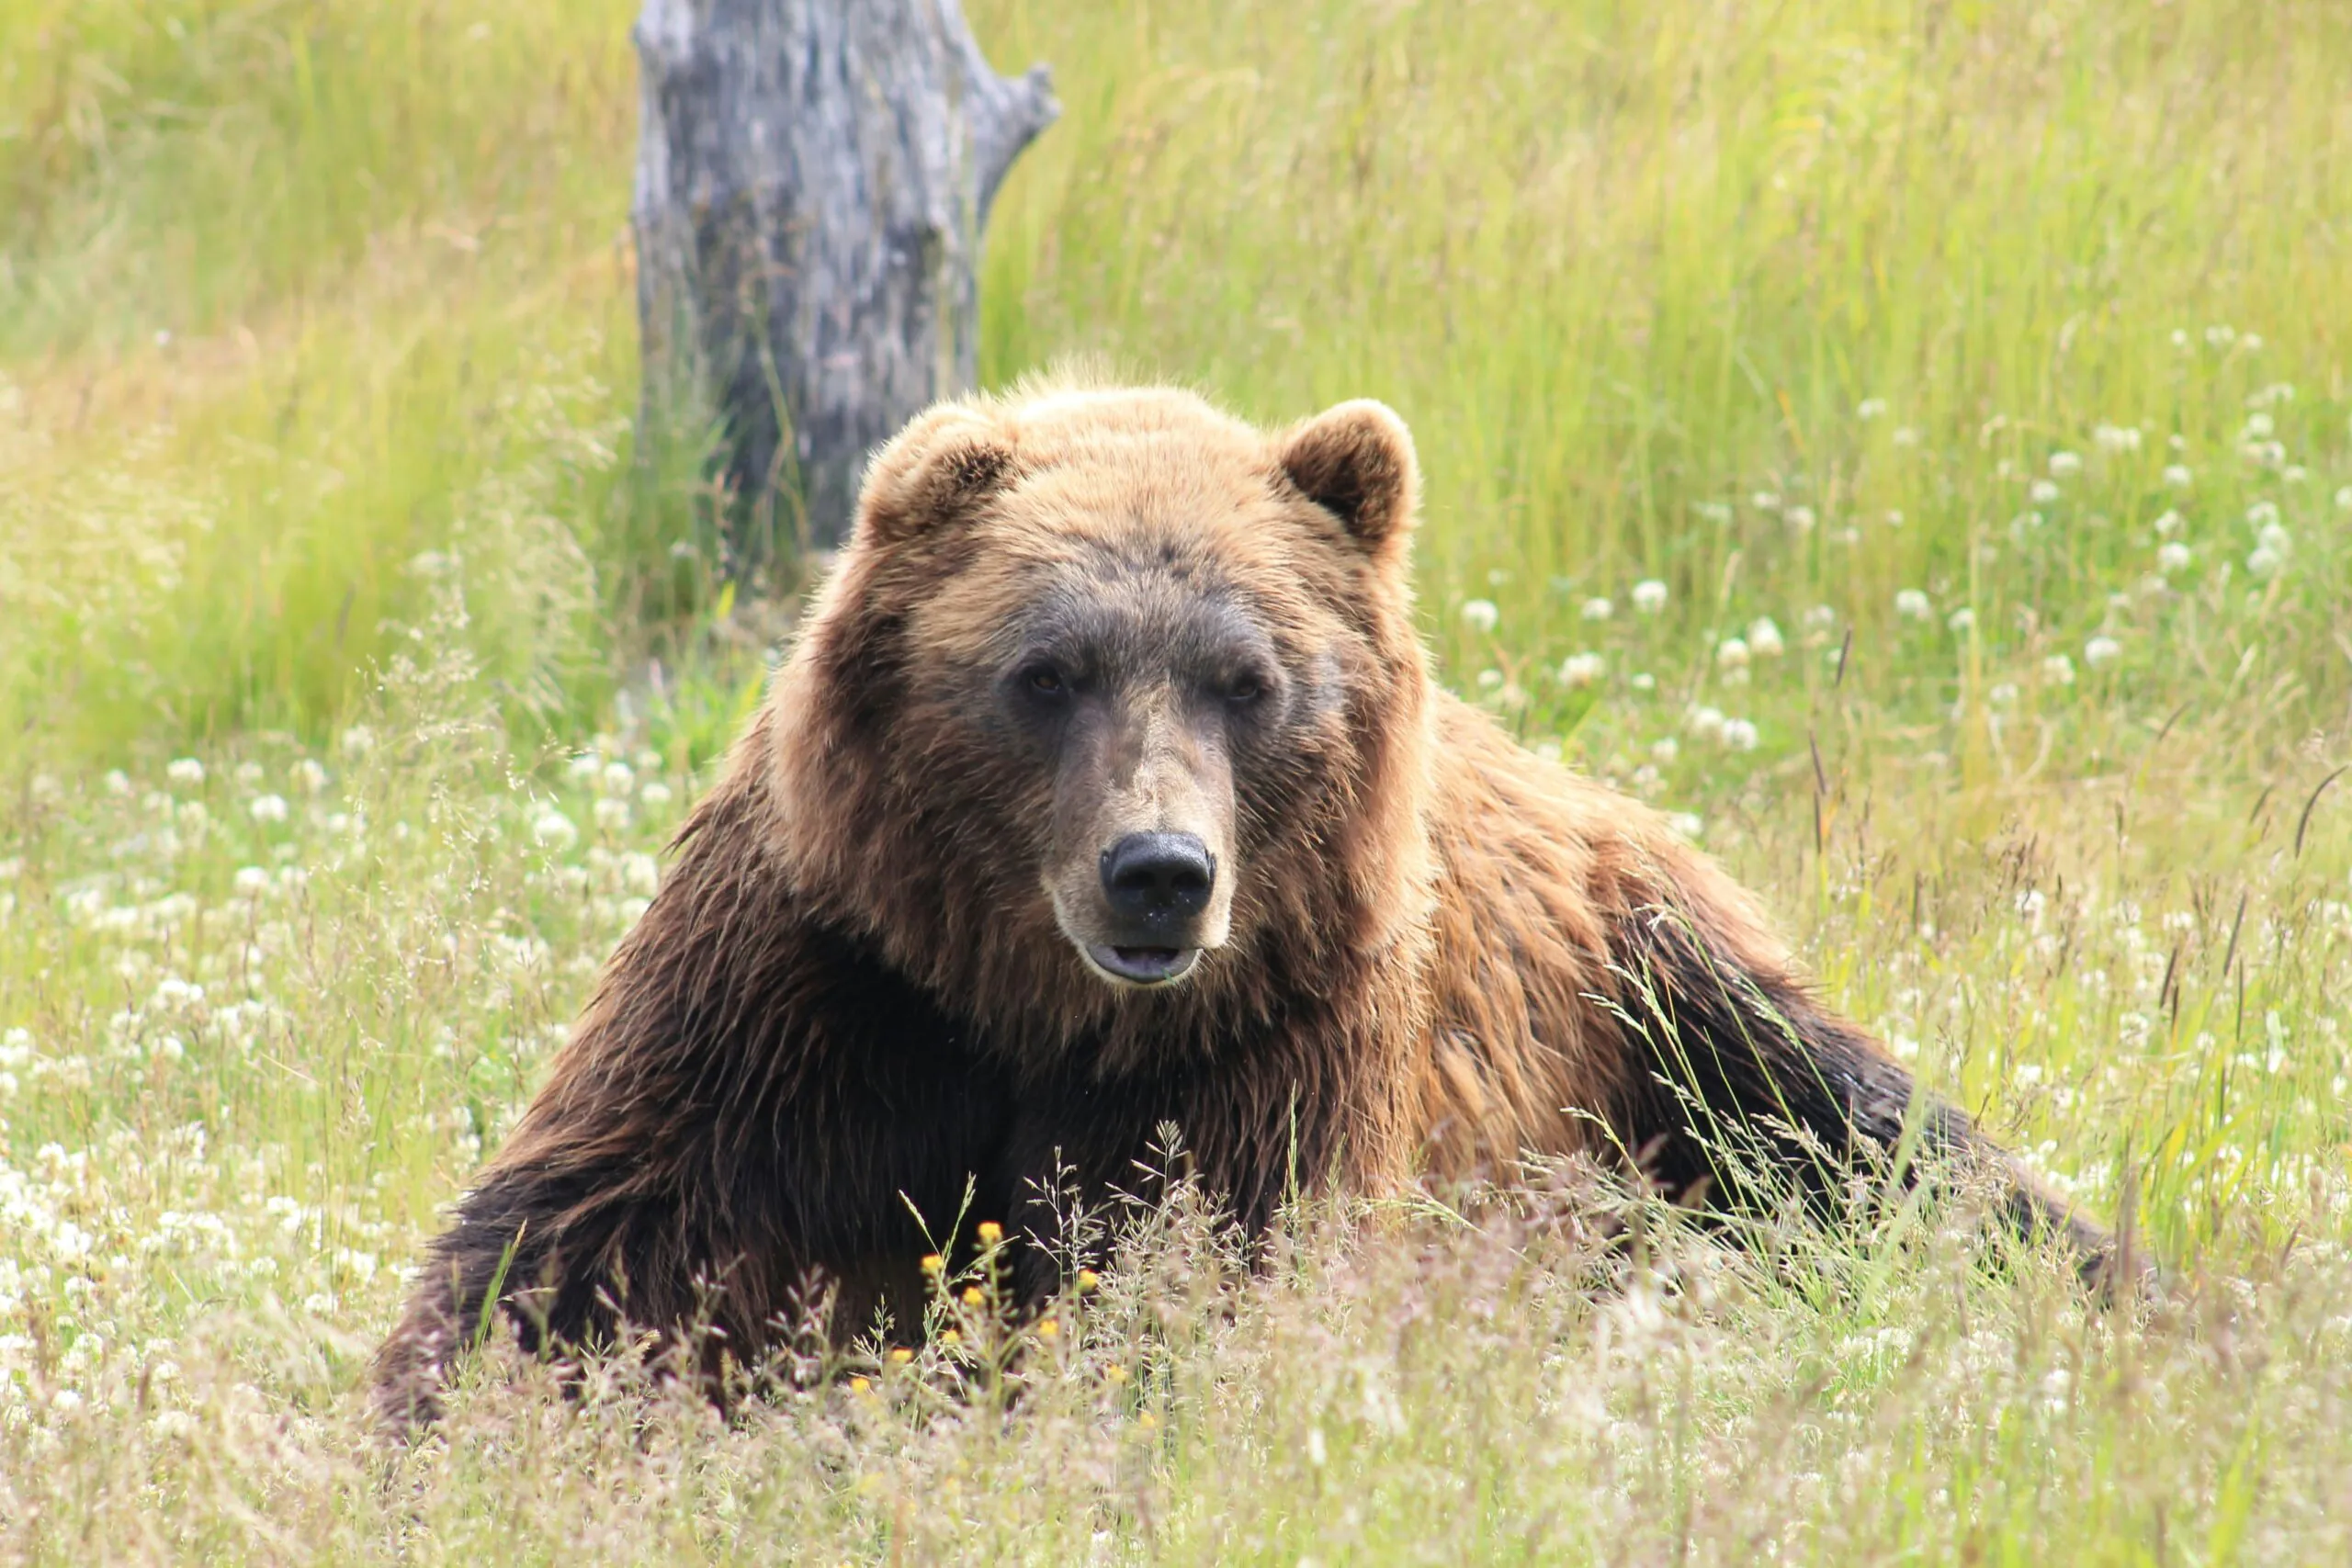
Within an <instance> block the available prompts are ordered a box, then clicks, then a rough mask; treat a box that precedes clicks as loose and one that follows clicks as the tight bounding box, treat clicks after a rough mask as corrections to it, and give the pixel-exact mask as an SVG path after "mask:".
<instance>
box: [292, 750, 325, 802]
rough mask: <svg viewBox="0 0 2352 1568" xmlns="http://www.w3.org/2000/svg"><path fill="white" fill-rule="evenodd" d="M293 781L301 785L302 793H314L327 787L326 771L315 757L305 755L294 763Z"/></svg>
mask: <svg viewBox="0 0 2352 1568" xmlns="http://www.w3.org/2000/svg"><path fill="white" fill-rule="evenodd" d="M294 782H295V783H296V784H300V786H301V788H302V793H303V794H304V795H316V794H318V793H319V792H320V791H321V790H322V789H324V788H326V787H327V771H326V770H325V769H324V768H322V767H321V766H319V764H318V761H317V759H315V758H311V757H305V758H303V759H302V760H301V761H299V762H297V763H295V764H294Z"/></svg>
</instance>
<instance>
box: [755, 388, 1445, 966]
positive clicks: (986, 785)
mask: <svg viewBox="0 0 2352 1568" xmlns="http://www.w3.org/2000/svg"><path fill="white" fill-rule="evenodd" d="M1414 485H1415V477H1414V466H1413V457H1412V451H1411V446H1410V443H1409V438H1408V436H1407V435H1406V434H1405V432H1404V428H1403V426H1402V425H1401V423H1398V422H1397V419H1396V416H1395V415H1394V414H1391V413H1390V412H1388V411H1387V410H1385V409H1384V408H1381V407H1380V406H1379V405H1377V404H1369V403H1355V404H1343V405H1341V406H1340V408H1338V409H1335V410H1333V411H1331V412H1329V413H1327V414H1325V415H1323V416H1321V417H1320V418H1318V419H1317V420H1313V421H1310V422H1308V423H1306V424H1305V425H1303V426H1300V427H1298V428H1296V429H1295V430H1292V431H1290V432H1287V433H1282V434H1274V435H1271V436H1270V435H1266V434H1261V433H1259V432H1257V431H1255V430H1252V429H1250V428H1249V427H1247V426H1245V425H1241V424H1239V423H1237V422H1234V421H1232V420H1230V419H1227V418H1226V417H1225V416H1223V415H1220V414H1218V413H1216V412H1215V411H1213V410H1211V409H1209V408H1208V407H1207V405H1205V404H1204V403H1202V402H1201V401H1200V400H1197V399H1195V398H1193V397H1191V396H1189V395H1187V394H1181V393H1172V392H1165V391H1148V392H1068V393H1061V394H1057V395H1052V396H1048V397H1044V398H1039V399H1034V400H1028V401H1024V402H1017V403H1012V404H990V403H979V404H954V405H947V406H946V407H944V408H942V409H939V410H934V411H933V412H932V413H930V414H927V415H925V416H924V417H923V418H922V420H919V421H918V422H916V423H915V424H914V425H912V426H910V428H909V430H908V431H907V432H906V433H905V434H902V435H901V436H900V437H899V439H898V440H897V441H895V442H894V443H892V444H891V446H888V447H887V448H886V449H885V450H884V451H883V452H882V453H881V454H880V455H879V456H878V457H876V460H875V463H874V465H873V468H872V469H871V470H870V471H869V474H868V476H867V480H866V487H865V495H864V497H863V500H862V502H861V507H860V516H859V525H858V529H857V532H856V535H855V536H854V540H853V542H852V544H851V547H850V548H849V550H848V551H847V552H846V553H845V555H844V558H843V560H842V565H841V569H840V570H839V572H838V573H837V575H836V578H835V581H834V582H833V583H832V585H831V588H830V589H829V591H828V594H827V596H826V599H825V600H824V602H823V603H822V604H821V605H820V608H819V610H818V613H817V615H816V618H815V623H814V625H813V626H812V627H811V629H810V634H809V638H808V640H807V642H806V643H805V644H804V648H803V650H802V652H801V653H800V654H799V655H797V656H796V660H795V671H794V672H788V676H787V678H788V680H789V679H790V677H791V675H792V673H795V672H797V673H799V674H800V675H801V676H802V679H800V680H799V681H798V682H795V683H796V684H797V685H798V686H800V688H801V690H802V695H803V700H802V702H801V703H800V708H801V713H802V715H803V717H802V718H800V719H799V720H798V721H797V722H801V723H812V724H814V723H823V724H830V725H831V727H832V728H834V730H835V731H836V733H835V734H834V735H833V736H832V737H831V738H830V739H824V740H822V741H819V740H818V738H816V737H813V736H812V737H809V741H810V742H812V743H814V746H813V748H812V747H811V746H800V747H796V750H801V751H807V750H811V749H815V748H821V750H824V751H825V752H826V753H827V754H829V755H830V757H831V760H832V761H833V762H834V763H835V765H834V766H833V767H831V769H830V776H829V778H828V779H827V780H826V781H824V782H822V783H817V782H815V781H813V780H812V781H811V783H810V784H809V785H808V786H805V787H809V788H811V789H814V790H821V791H828V792H831V794H833V795H845V796H849V797H852V798H861V799H862V800H863V805H864V809H863V810H862V811H860V812H859V813H857V818H858V819H857V820H855V821H854V822H842V821H835V822H833V823H831V825H829V826H826V827H824V828H823V829H821V833H822V834H823V836H824V837H825V839H826V840H827V841H828V842H842V841H851V842H854V844H855V845H856V846H858V847H856V848H853V849H851V850H850V851H848V852H846V853H845V854H844V855H842V856H841V857H840V859H839V864H838V867H837V872H838V878H839V880H840V881H841V882H842V883H843V884H845V885H846V886H852V887H854V888H855V889H856V890H857V896H856V901H857V902H859V903H860V904H861V905H862V907H861V908H858V909H857V911H856V913H857V915H858V918H859V919H860V920H861V922H862V923H864V924H866V925H868V926H869V927H870V928H872V929H874V930H876V931H878V932H880V933H881V934H882V935H884V936H885V938H886V939H888V938H892V937H898V938H900V939H902V940H903V944H904V947H905V950H906V951H905V953H904V954H903V955H902V956H901V961H902V962H907V963H910V965H911V966H914V967H916V968H917V969H918V970H922V971H928V972H929V974H930V976H932V977H933V978H934V981H935V983H937V984H939V985H940V986H941V987H942V988H943V989H945V988H949V987H954V988H956V989H958V990H963V991H971V990H974V989H979V990H983V991H985V990H986V989H988V988H989V975H988V974H986V973H980V974H977V975H976V974H975V973H974V972H973V970H974V965H975V964H977V965H978V968H979V969H980V970H982V971H986V970H989V969H990V968H994V969H997V970H1006V971H1010V972H1012V973H1013V974H1017V975H1019V976H1023V977H1025V979H1026V980H1027V982H1028V983H1029V984H1030V985H1032V986H1033V987H1036V988H1037V989H1039V990H1041V991H1047V992H1049V991H1050V990H1051V989H1052V987H1051V986H1050V985H1043V984H1040V980H1041V978H1050V977H1051V976H1055V975H1057V974H1072V975H1075V976H1082V977H1083V979H1082V982H1081V983H1082V984H1084V985H1086V986H1089V987H1092V988H1093V990H1094V991H1095V992H1096V994H1098V995H1102V996H1105V997H1109V996H1113V995H1114V994H1115V995H1132V994H1134V993H1136V992H1138V991H1160V990H1166V989H1169V988H1171V987H1184V988H1186V989H1190V988H1193V987H1196V986H1198V985H1200V984H1204V983H1211V982H1213V981H1214V980H1216V979H1217V978H1218V977H1220V976H1221V977H1222V979H1223V981H1224V982H1226V983H1227V984H1230V983H1232V982H1234V981H1235V980H1237V979H1238V978H1242V977H1243V976H1238V974H1237V971H1238V970H1241V969H1245V968H1246V967H1247V966H1248V965H1250V964H1252V963H1253V962H1263V961H1264V960H1265V958H1266V957H1267V955H1268V953H1269V952H1270V949H1271V946H1272V944H1276V943H1279V942H1283V941H1285V940H1288V939H1289V938H1291V937H1292V936H1295V935H1298V934H1301V933H1300V932H1299V931H1297V930H1296V929H1295V928H1299V927H1304V926H1326V927H1331V926H1336V927H1340V928H1343V927H1344V926H1345V923H1346V922H1345V920H1344V919H1340V918H1339V917H1338V912H1337V911H1335V910H1334V909H1333V908H1331V906H1332V904H1333V902H1334V897H1333V895H1331V894H1330V893H1329V892H1328V891H1327V890H1326V889H1325V887H1324V884H1325V883H1327V882H1328V881H1329V879H1331V878H1333V877H1338V878H1340V879H1342V880H1345V881H1349V882H1351V885H1353V884H1358V883H1362V882H1363V881H1364V880H1365V878H1366V875H1367V873H1366V872H1365V870H1364V868H1363V866H1361V865H1357V864H1355V863H1353V862H1354V861H1355V860H1356V859H1359V858H1361V857H1360V854H1359V850H1360V846H1359V845H1358V844H1357V843H1356V842H1355V840H1356V839H1357V837H1359V835H1358V833H1357V832H1356V828H1357V826H1358V823H1359V819H1360V818H1363V816H1365V815H1366V813H1367V811H1368V810H1370V809H1371V804H1372V797H1373V796H1374V795H1377V794H1379V793H1380V790H1381V787H1382V786H1383V784H1384V782H1385V781H1384V778H1383V776H1382V775H1383V774H1384V773H1385V771H1389V770H1387V766H1386V765H1387V763H1388V762H1389V761H1391V760H1392V759H1390V758H1389V757H1388V752H1389V751H1390V750H1392V748H1390V747H1389V746H1388V744H1387V742H1388V741H1389V740H1390V739H1392V738H1393V737H1394V736H1395V735H1396V734H1397V731H1398V729H1399V705H1400V704H1402V705H1403V708H1402V712H1403V723H1402V728H1403V729H1404V731H1405V732H1406V733H1407V734H1408V736H1409V735H1411V734H1412V733H1413V732H1414V730H1415V727H1416V726H1417V725H1418V721H1419V692H1420V687H1421V684H1422V682H1423V680H1424V676H1423V673H1422V667H1421V662H1420V653H1419V643H1418V641H1417V640H1416V639H1415V637H1414V636H1413V633H1412V630H1411V626H1410V610H1409V600H1408V595H1407V591H1406V587H1405V581H1404V553H1405V545H1406V536H1407V534H1408V529H1409V525H1410V522H1411V514H1412V507H1413V503H1414V493H1413V492H1414ZM804 667H805V668H804ZM819 692H827V693H830V695H829V696H823V697H819V696H815V695H813V694H815V693H819ZM851 774H855V775H857V776H854V777H853V776H849V775H851ZM1391 836H1393V835H1391ZM1375 858H1377V857H1375ZM925 900H932V901H935V903H936V906H937V908H935V909H927V908H923V907H922V905H923V903H924V901H925ZM1310 910H1315V911H1319V918H1318V919H1308V911H1310ZM943 945H944V946H945V947H947V948H950V949H955V948H958V947H973V946H978V947H984V948H985V949H986V950H987V954H986V959H985V961H983V959H982V958H979V957H975V958H972V959H970V960H969V961H968V962H967V961H965V960H963V959H959V957H958V956H957V954H956V953H954V952H942V951H939V949H940V947H941V946H943ZM1049 949H1050V950H1053V951H1046V950H1049ZM1056 951H1057V952H1058V953H1060V957H1059V958H1058V959H1057V958H1055V957H1054V952H1056ZM1073 960H1074V964H1073V963H1072V961H1073Z"/></svg>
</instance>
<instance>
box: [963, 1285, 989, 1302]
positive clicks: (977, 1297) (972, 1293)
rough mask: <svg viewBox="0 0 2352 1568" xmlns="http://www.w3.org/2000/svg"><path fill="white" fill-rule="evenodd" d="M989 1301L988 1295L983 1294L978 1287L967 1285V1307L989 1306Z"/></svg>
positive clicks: (965, 1297)
mask: <svg viewBox="0 0 2352 1568" xmlns="http://www.w3.org/2000/svg"><path fill="white" fill-rule="evenodd" d="M988 1300H989V1298H988V1297H987V1295H985V1294H984V1293H983V1292H981V1290H980V1288H979V1287H978V1285H967V1286H965V1287H964V1304H965V1305H966V1306H967V1307H976V1306H986V1305H987V1304H988Z"/></svg>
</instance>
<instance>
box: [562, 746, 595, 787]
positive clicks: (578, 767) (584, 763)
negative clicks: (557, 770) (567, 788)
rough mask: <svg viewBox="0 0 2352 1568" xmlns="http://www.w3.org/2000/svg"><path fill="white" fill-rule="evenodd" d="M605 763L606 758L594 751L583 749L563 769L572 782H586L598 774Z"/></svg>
mask: <svg viewBox="0 0 2352 1568" xmlns="http://www.w3.org/2000/svg"><path fill="white" fill-rule="evenodd" d="M604 765H605V763H604V760H603V759H602V758H600V757H598V756H597V755H596V754H595V753H594V751H582V753H581V754H580V755H579V756H577V757H574V758H573V759H571V763H570V764H569V765H568V766H566V767H565V769H564V770H563V771H564V773H565V775H566V776H568V777H569V778H570V779H571V782H572V783H574V784H586V783H587V782H588V781H589V780H590V779H593V778H594V777H595V776H596V774H597V773H598V771H599V770H601V769H602V768H603V767H604Z"/></svg>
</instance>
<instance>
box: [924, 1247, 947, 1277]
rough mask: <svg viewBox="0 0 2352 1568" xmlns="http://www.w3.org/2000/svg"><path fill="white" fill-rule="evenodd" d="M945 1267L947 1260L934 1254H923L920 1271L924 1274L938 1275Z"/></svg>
mask: <svg viewBox="0 0 2352 1568" xmlns="http://www.w3.org/2000/svg"><path fill="white" fill-rule="evenodd" d="M946 1267H947V1259H945V1258H942V1257H940V1256H939V1254H937V1253H936V1252H926V1253H924V1254H923V1258H922V1271H923V1272H924V1273H926V1274H938V1273H939V1272H941V1271H942V1270H944V1269H945V1268H946Z"/></svg>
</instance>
